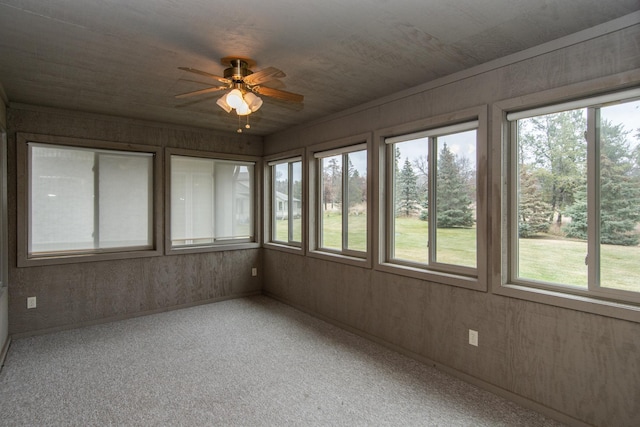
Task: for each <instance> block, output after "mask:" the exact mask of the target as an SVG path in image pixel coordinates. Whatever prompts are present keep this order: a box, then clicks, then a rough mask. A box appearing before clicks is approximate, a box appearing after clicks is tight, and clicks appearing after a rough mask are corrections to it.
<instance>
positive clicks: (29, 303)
mask: <svg viewBox="0 0 640 427" xmlns="http://www.w3.org/2000/svg"><path fill="white" fill-rule="evenodd" d="M27 308H36V297H27Z"/></svg>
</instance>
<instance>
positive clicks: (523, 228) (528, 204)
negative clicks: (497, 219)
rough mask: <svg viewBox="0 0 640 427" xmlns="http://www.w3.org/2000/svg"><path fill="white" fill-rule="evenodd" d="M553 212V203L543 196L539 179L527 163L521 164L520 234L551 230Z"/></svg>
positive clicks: (531, 234)
mask: <svg viewBox="0 0 640 427" xmlns="http://www.w3.org/2000/svg"><path fill="white" fill-rule="evenodd" d="M552 212H553V211H552V209H551V205H549V204H548V203H546V202H545V201H544V200H543V198H542V192H541V191H540V185H539V183H538V180H537V179H536V177H535V176H534V175H533V174H532V173H531V172H530V170H529V167H528V166H527V165H521V166H520V198H519V201H518V235H519V236H520V237H523V238H527V237H531V236H533V235H535V234H538V233H546V232H547V231H549V225H550V224H551V213H552Z"/></svg>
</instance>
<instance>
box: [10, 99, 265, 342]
mask: <svg viewBox="0 0 640 427" xmlns="http://www.w3.org/2000/svg"><path fill="white" fill-rule="evenodd" d="M8 129H9V134H8V140H9V146H8V148H9V154H8V155H9V157H8V158H9V159H10V164H9V169H8V173H9V181H8V183H9V189H10V190H9V230H10V233H9V254H10V259H9V265H10V268H9V281H10V283H11V286H10V288H9V325H10V333H11V334H13V335H14V337H15V336H21V335H29V334H32V333H37V332H44V331H51V330H56V329H60V328H68V327H75V326H80V325H85V324H91V323H96V322H102V321H106V320H114V319H120V318H126V317H131V316H135V315H140V314H148V313H153V312H157V311H163V310H167V309H171V308H176V307H183V306H188V305H193V304H199V303H204V302H209V301H215V300H219V299H224V298H229V297H235V296H242V295H247V294H252V293H259V292H260V289H261V287H262V280H261V278H260V277H251V267H258V268H259V271H262V268H261V267H262V265H261V250H260V249H259V248H255V249H245V250H233V251H222V252H208V253H195V254H193V253H192V254H180V255H171V256H157V257H150V258H133V259H125V260H110V261H100V262H84V263H75V264H64V265H52V266H39V267H28V268H18V267H16V196H17V195H16V179H17V177H16V164H15V159H16V132H31V133H39V134H48V135H60V136H68V137H80V138H91V139H98V140H106V141H114V142H128V143H138V144H147V145H158V146H162V147H172V148H185V149H194V150H203V151H213V152H222V153H235V154H245V155H253V156H260V155H261V154H262V141H261V138H259V137H255V136H254V137H251V136H243V135H238V136H236V135H230V136H229V135H221V134H219V133H214V132H211V131H206V130H197V129H189V128H180V127H169V126H163V125H161V124H156V123H147V122H142V121H136V120H129V119H119V118H115V117H105V116H96V115H91V114H85V113H76V112H69V111H60V110H54V109H48V108H37V107H30V106H20V105H12V106H11V108H10V109H9V110H8ZM28 296H37V298H38V299H37V304H38V306H37V308H36V309H30V310H27V309H26V298H27V297H28Z"/></svg>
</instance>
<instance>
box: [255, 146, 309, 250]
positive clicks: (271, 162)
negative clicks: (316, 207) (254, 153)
mask: <svg viewBox="0 0 640 427" xmlns="http://www.w3.org/2000/svg"><path fill="white" fill-rule="evenodd" d="M294 161H299V162H300V166H301V169H302V176H301V179H302V200H301V205H300V215H301V227H302V229H301V235H300V242H295V241H290V242H283V241H279V240H275V239H273V236H272V233H273V229H274V228H273V221H274V220H275V216H274V213H273V191H274V187H273V179H274V176H273V167H274V166H275V165H277V164H283V163H288V164H289V167H288V168H289V170H291V164H292V163H293V162H294ZM306 164H307V163H306V158H305V151H304V149H299V150H291V151H287V152H285V153H279V154H276V155H271V156H266V157H265V158H264V202H263V211H264V222H263V224H264V225H263V228H262V229H263V233H264V234H263V242H264V243H263V246H264V247H266V248H270V249H277V250H282V251H285V252H290V253H295V254H300V255H304V253H305V252H306V240H307V239H306V236H307V233H306V219H307V214H306V212H307V203H306V200H307V179H306V177H307V170H306ZM291 185H292V183H291V182H290V183H289V186H290V188H291Z"/></svg>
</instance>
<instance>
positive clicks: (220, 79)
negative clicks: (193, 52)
mask: <svg viewBox="0 0 640 427" xmlns="http://www.w3.org/2000/svg"><path fill="white" fill-rule="evenodd" d="M178 69H179V70H182V71H188V72H190V73H195V74H200V75H201V76H205V77H209V78H212V79H216V80H217V81H219V82H220V83H225V84H229V83H231V80H229V79H225V78H224V77H220V76H216V75H215V74H211V73H207V72H206V71H202V70H197V69H195V68H189V67H178Z"/></svg>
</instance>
